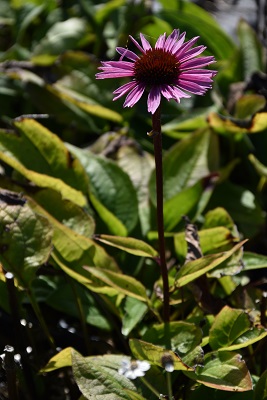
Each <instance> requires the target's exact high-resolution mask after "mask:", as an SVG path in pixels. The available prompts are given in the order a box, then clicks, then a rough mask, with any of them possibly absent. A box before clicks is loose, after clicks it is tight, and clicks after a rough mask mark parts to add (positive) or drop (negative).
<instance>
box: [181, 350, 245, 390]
mask: <svg viewBox="0 0 267 400" xmlns="http://www.w3.org/2000/svg"><path fill="white" fill-rule="evenodd" d="M185 374H186V375H187V376H189V377H190V378H191V379H194V380H196V381H197V382H200V383H202V384H203V385H205V386H208V387H211V388H214V389H217V390H225V391H230V392H245V391H248V390H252V381H251V377H250V373H249V371H248V369H247V366H246V364H245V361H243V360H242V357H241V356H240V355H239V354H236V353H233V352H227V351H220V352H217V353H215V352H213V353H209V354H207V355H206V356H205V360H204V367H197V369H196V372H195V373H194V372H186V373H185Z"/></svg>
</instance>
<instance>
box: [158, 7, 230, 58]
mask: <svg viewBox="0 0 267 400" xmlns="http://www.w3.org/2000/svg"><path fill="white" fill-rule="evenodd" d="M162 1H163V2H166V0H162ZM174 8H175V9H176V10H175V11H174V10H173V9H172V10H170V6H169V3H167V5H166V8H165V9H163V10H162V11H160V12H159V16H160V17H161V18H162V19H163V20H164V21H167V22H169V23H170V24H171V26H173V27H175V26H179V28H180V30H181V32H183V31H186V32H187V34H188V36H189V38H192V37H193V36H200V38H201V44H205V45H206V46H207V47H208V50H209V51H210V52H212V54H214V55H215V57H216V58H217V59H228V58H229V57H230V56H231V55H232V54H233V51H234V49H235V44H234V42H233V41H232V39H231V38H230V37H229V36H228V35H227V34H226V33H225V32H224V31H223V30H222V28H221V27H220V26H219V24H218V23H217V22H216V20H215V19H214V18H213V17H212V16H211V15H210V14H209V13H208V12H207V11H205V10H203V8H201V7H199V6H197V5H196V4H194V3H191V2H187V1H179V2H175V6H174Z"/></svg>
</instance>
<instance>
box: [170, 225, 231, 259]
mask: <svg viewBox="0 0 267 400" xmlns="http://www.w3.org/2000/svg"><path fill="white" fill-rule="evenodd" d="M198 234H199V240H200V247H201V250H202V253H203V254H210V253H215V252H216V251H218V250H220V249H227V248H229V247H232V245H233V244H234V243H236V242H238V241H239V239H238V238H236V237H234V236H233V235H232V233H231V232H230V231H229V229H227V228H225V227H223V226H218V227H215V228H210V229H202V230H200V231H198ZM174 246H175V251H176V254H177V255H178V256H179V257H183V258H185V256H186V253H187V245H186V241H185V234H184V233H177V234H175V235H174Z"/></svg>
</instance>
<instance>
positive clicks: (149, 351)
mask: <svg viewBox="0 0 267 400" xmlns="http://www.w3.org/2000/svg"><path fill="white" fill-rule="evenodd" d="M129 343H130V348H131V351H132V353H133V355H134V357H135V358H136V359H138V360H147V361H149V362H150V363H151V364H153V365H157V366H159V367H162V368H163V366H162V362H161V359H162V356H165V355H166V354H168V355H169V356H170V357H171V358H172V360H173V366H174V369H175V370H176V371H192V370H193V368H191V367H189V366H188V365H186V364H185V363H183V361H182V360H181V358H180V357H179V356H178V355H177V354H176V353H174V352H173V351H170V350H166V349H165V348H163V347H160V346H155V345H153V344H151V343H148V342H144V341H143V340H137V339H130V342H129Z"/></svg>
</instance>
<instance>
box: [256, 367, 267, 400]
mask: <svg viewBox="0 0 267 400" xmlns="http://www.w3.org/2000/svg"><path fill="white" fill-rule="evenodd" d="M253 400H267V370H266V371H265V372H263V374H262V375H261V377H260V379H259V380H258V382H257V384H256V386H255V389H254V396H253Z"/></svg>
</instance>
